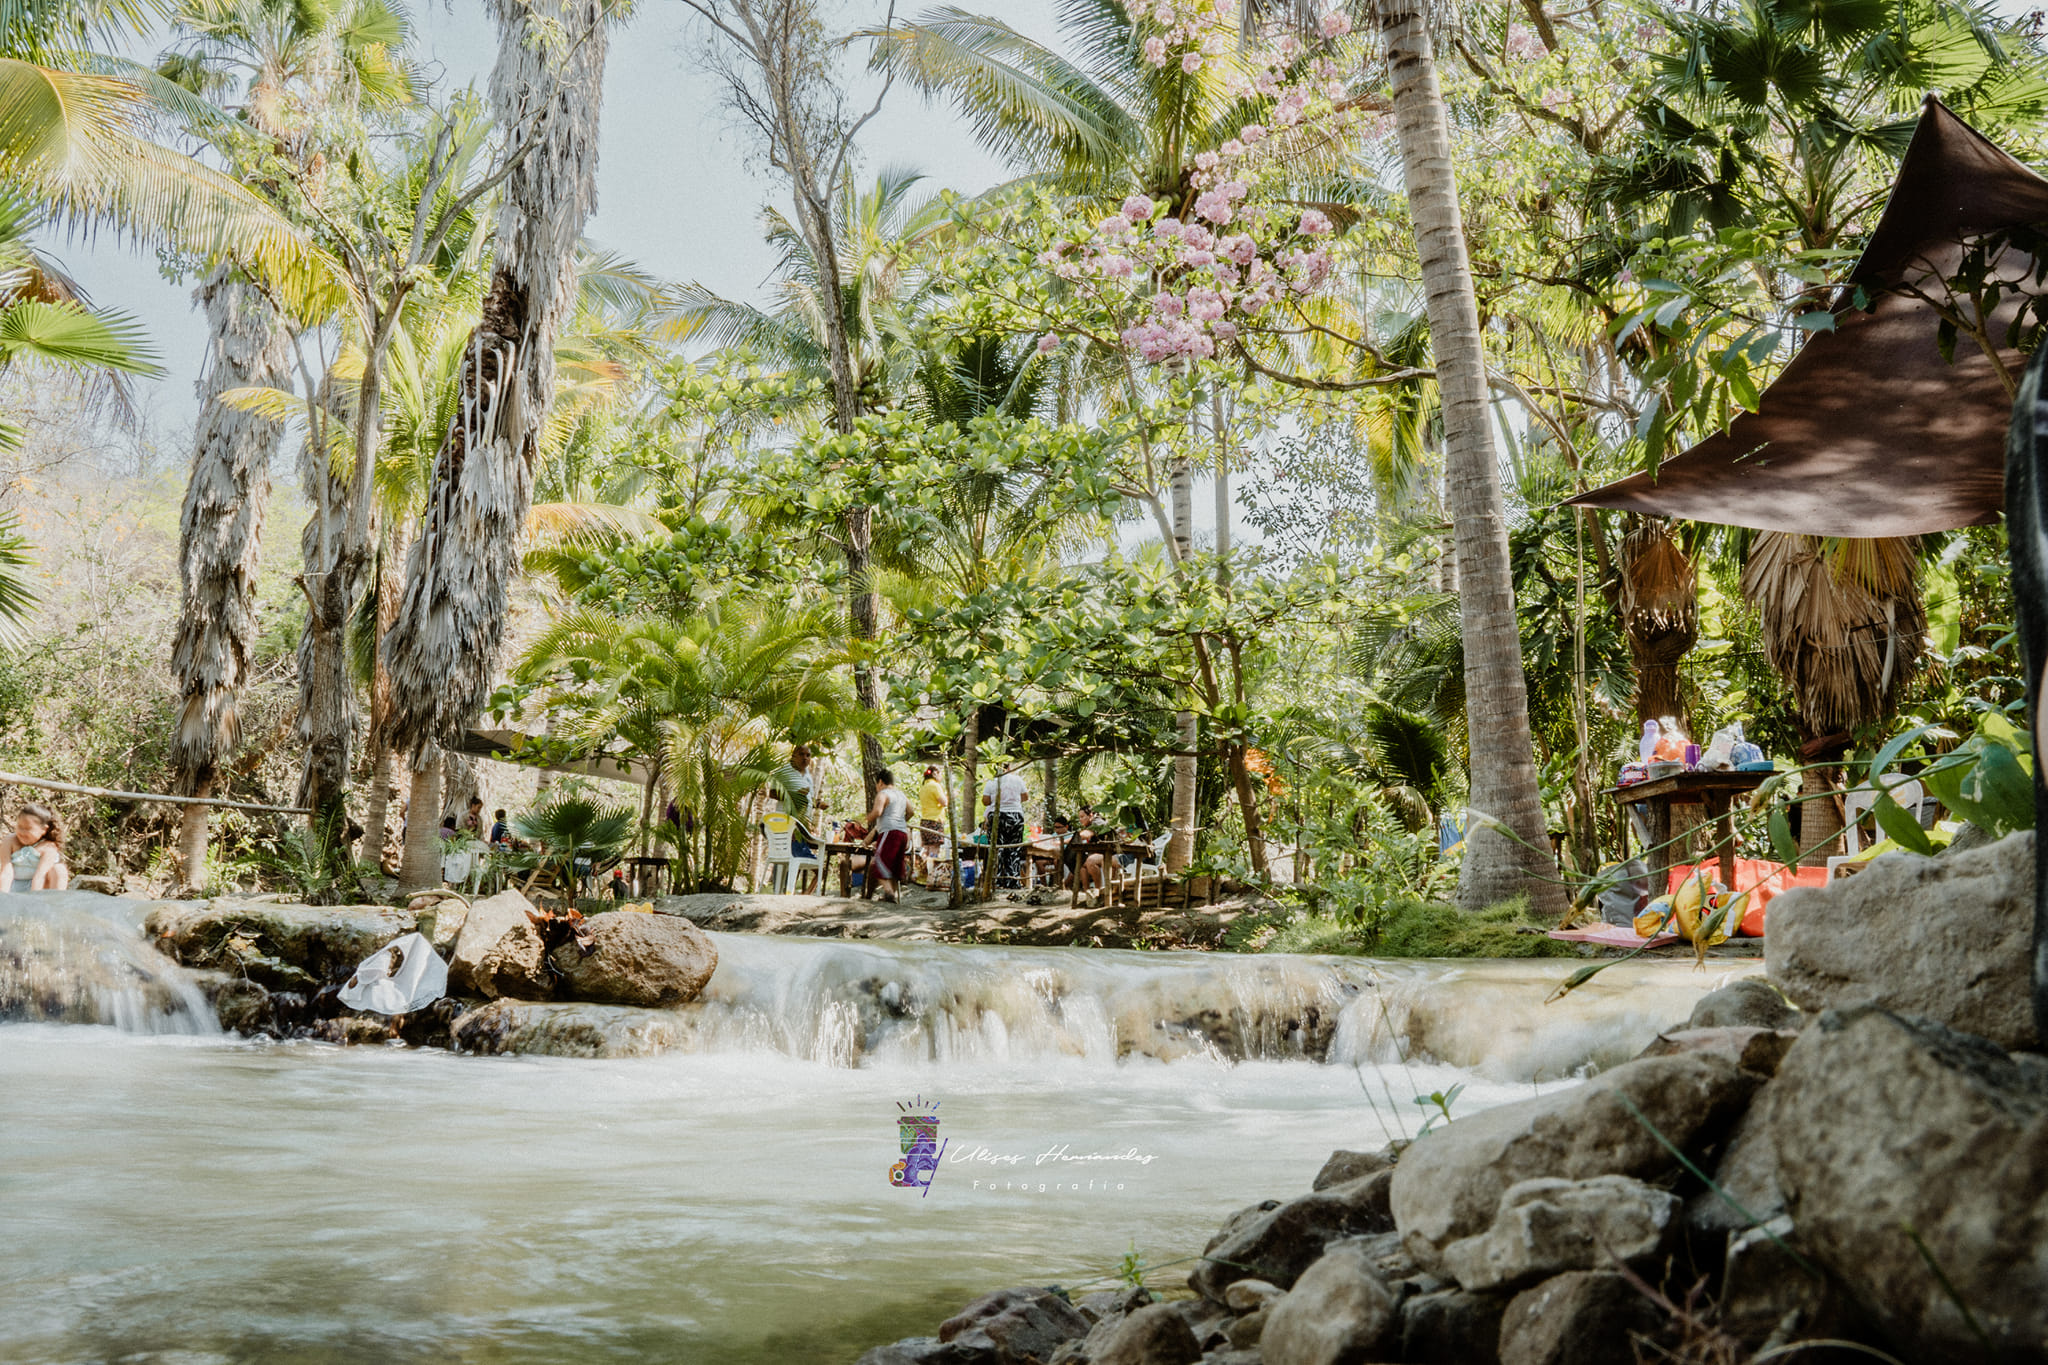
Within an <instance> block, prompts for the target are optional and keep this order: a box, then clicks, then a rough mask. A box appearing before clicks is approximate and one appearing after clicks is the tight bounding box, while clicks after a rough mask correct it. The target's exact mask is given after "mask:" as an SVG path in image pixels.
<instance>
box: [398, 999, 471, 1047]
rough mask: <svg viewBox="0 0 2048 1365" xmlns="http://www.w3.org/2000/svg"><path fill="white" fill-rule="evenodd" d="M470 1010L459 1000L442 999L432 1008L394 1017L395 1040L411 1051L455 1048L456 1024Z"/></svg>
mask: <svg viewBox="0 0 2048 1365" xmlns="http://www.w3.org/2000/svg"><path fill="white" fill-rule="evenodd" d="M469 1008H470V1007H469V1006H468V1005H467V1004H465V1003H464V1002H462V1001H460V1000H454V999H450V998H449V997H447V996H445V995H444V996H442V997H441V998H440V999H439V1000H436V1001H434V1002H433V1003H432V1004H429V1005H426V1006H424V1007H423V1008H421V1009H416V1010H414V1011H413V1012H412V1013H410V1014H401V1015H398V1016H396V1018H395V1019H394V1021H393V1022H395V1023H396V1024H397V1025H398V1036H399V1037H401V1038H403V1039H405V1041H406V1042H407V1043H408V1044H410V1045H411V1046H413V1047H445V1048H452V1047H454V1046H455V1021H456V1020H457V1019H460V1018H461V1017H462V1016H463V1015H464V1014H466V1013H468V1011H469Z"/></svg>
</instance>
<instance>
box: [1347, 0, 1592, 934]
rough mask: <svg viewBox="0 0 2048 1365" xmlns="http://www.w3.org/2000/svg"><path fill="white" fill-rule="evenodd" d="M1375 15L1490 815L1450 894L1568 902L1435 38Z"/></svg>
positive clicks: (1470, 842) (1384, 3)
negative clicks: (1535, 733) (1548, 812)
mask: <svg viewBox="0 0 2048 1365" xmlns="http://www.w3.org/2000/svg"><path fill="white" fill-rule="evenodd" d="M1376 9H1377V18H1378V21H1379V32H1380V40H1381V43H1382V45H1383V46H1384V48H1385V50H1386V57H1387V73H1388V76H1389V78H1390V81H1391V85H1392V91H1391V93H1392V96H1393V103H1394V129H1395V133H1396V136H1397V138H1398V140H1399V143H1400V150H1401V174H1402V180H1403V182H1404V184H1405V185H1406V186H1407V190H1408V210H1409V213H1410V215H1411V217H1412V218H1413V219H1414V223H1415V253H1416V257H1417V262H1418V264H1419V266H1420V269H1421V274H1422V284H1423V292H1424V295H1425V296H1426V298H1427V301H1428V313H1429V337H1430V349H1431V350H1432V351H1433V352H1434V353H1435V357H1436V378H1437V389H1438V392H1439V393H1440V394H1441V395H1442V403H1443V428H1444V493H1445V501H1446V504H1447V510H1448V511H1449V513H1450V517H1451V525H1452V532H1453V536H1454V541H1455V544H1456V554H1457V567H1458V593H1459V606H1460V613H1459V619H1460V628H1461V632H1462V635H1463V639H1464V647H1465V723H1466V727H1467V734H1468V742H1469V744H1470V749H1471V755H1472V765H1471V770H1472V782H1471V789H1472V806H1473V808H1474V810H1475V811H1476V812H1480V813H1483V814H1484V815H1486V816H1488V817H1490V820H1491V821H1495V822H1498V825H1497V826H1495V825H1491V824H1482V822H1480V821H1474V822H1473V823H1474V826H1475V828H1473V829H1472V831H1471V832H1470V833H1469V834H1468V836H1467V839H1466V845H1465V862H1464V867H1463V870H1462V872H1461V874H1460V877H1459V882H1458V899H1459V901H1460V902H1461V903H1462V904H1464V905H1465V906H1466V907H1467V908H1472V909H1476V908H1478V907H1480V906H1484V905H1489V904H1492V903H1493V902H1496V901H1501V900H1505V899H1507V898H1508V897H1510V896H1513V895H1517V894H1526V895H1528V897H1529V899H1530V901H1531V902H1532V904H1533V905H1535V906H1536V907H1537V908H1538V909H1542V910H1551V911H1556V910H1562V909H1563V908H1564V894H1563V889H1562V887H1561V886H1559V885H1558V883H1557V881H1556V873H1557V865H1556V863H1555V862H1554V861H1553V860H1552V858H1551V856H1550V841H1549V837H1548V833H1547V828H1546V822H1545V819H1544V814H1543V796H1542V791H1541V789H1540V787H1539V785H1538V782H1537V774H1536V755H1535V742H1534V739H1533V738H1532V736H1531V734H1530V731H1529V692H1528V683H1527V679H1526V678H1525V677H1524V676H1523V672H1522V645H1521V637H1520V633H1519V631H1518V629H1517V626H1516V621H1515V589H1514V579H1513V576H1512V574H1511V573H1510V570H1509V566H1508V535H1507V513H1506V505H1505V498H1504V496H1503V494H1502V491H1501V483H1500V464H1499V458H1498V455H1497V454H1496V452H1495V449H1494V443H1493V414H1492V407H1491V404H1490V402H1489V400H1488V394H1487V382H1486V350H1485V345H1484V343H1483V342H1482V340H1481V338H1480V333H1479V306H1478V301H1477V298H1476V296H1475V295H1474V293H1473V288H1472V263H1471V259H1470V257H1469V256H1468V255H1467V253H1466V249H1465V226H1464V218H1463V215H1462V213H1461V212H1460V210H1459V207H1458V182H1457V175H1456V171H1455V169H1454V167H1453V166H1452V164H1451V145H1450V144H1451V138H1450V123H1449V120H1448V118H1447V117H1446V115H1445V110H1444V98H1443V90H1442V87H1441V86H1440V85H1439V84H1438V81H1437V74H1436V52H1435V48H1434V46H1433V44H1432V42H1431V38H1430V21H1431V17H1432V16H1431V14H1430V13H1429V10H1428V8H1427V6H1426V5H1424V4H1420V3H1417V0H1377V3H1376ZM1503 830H1505V833H1503V832H1502V831H1503Z"/></svg>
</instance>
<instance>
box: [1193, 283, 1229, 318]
mask: <svg viewBox="0 0 2048 1365" xmlns="http://www.w3.org/2000/svg"><path fill="white" fill-rule="evenodd" d="M1188 316H1189V317H1191V318H1193V319H1194V320H1195V321H1196V322H1214V321H1216V319H1218V318H1220V317H1222V316H1223V296H1222V295H1221V294H1219V293H1217V292H1216V291H1215V290H1213V289H1190V290H1189V291H1188Z"/></svg>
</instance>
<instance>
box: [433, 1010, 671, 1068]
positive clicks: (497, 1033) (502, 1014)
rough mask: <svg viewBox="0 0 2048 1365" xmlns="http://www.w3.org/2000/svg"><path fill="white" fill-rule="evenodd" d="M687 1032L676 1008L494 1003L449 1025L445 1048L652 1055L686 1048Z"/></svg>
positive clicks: (493, 1052)
mask: <svg viewBox="0 0 2048 1365" xmlns="http://www.w3.org/2000/svg"><path fill="white" fill-rule="evenodd" d="M691 1028H692V1021H691V1019H690V1016H689V1015H688V1014H685V1013H682V1012H679V1011H676V1010H648V1009H636V1008H634V1007H632V1006H628V1005H586V1004H569V1003H561V1004H543V1003H540V1002H537V1001H527V1000H493V1001H491V1002H490V1003H489V1004H487V1005H482V1006H480V1007H478V1008H476V1009H473V1010H470V1011H469V1012H468V1013H466V1014H464V1015H462V1016H460V1017H459V1018H457V1019H456V1020H454V1022H453V1023H452V1024H450V1025H449V1035H450V1040H449V1046H451V1047H453V1048H455V1049H456V1050H457V1051H459V1052H475V1053H482V1054H484V1055H487V1056H489V1055H496V1054H500V1053H520V1054H526V1055H530V1056H539V1057H652V1056H654V1055H656V1054H658V1053H663V1052H668V1051H671V1050H674V1049H678V1048H682V1047H683V1046H685V1044H686V1043H687V1042H688V1041H689V1039H690V1036H691Z"/></svg>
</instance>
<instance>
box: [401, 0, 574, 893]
mask: <svg viewBox="0 0 2048 1365" xmlns="http://www.w3.org/2000/svg"><path fill="white" fill-rule="evenodd" d="M493 11H494V14H495V17H496V19H497V21H498V29H499V43H498V60H497V66H496V69H495V70H494V71H493V73H492V78H491V99H492V105H493V111H494V115H495V117H496V120H497V123H498V126H499V127H500V129H502V130H503V131H504V134H505V136H507V137H509V138H512V139H514V140H515V142H517V143H518V144H519V145H520V147H521V150H522V152H523V153H524V156H523V159H522V160H521V161H520V162H519V163H518V164H517V165H516V166H514V167H513V169H512V172H511V174H510V176H509V177H508V178H507V179H506V181H505V185H504V190H503V198H502V200H501V201H500V206H499V209H498V220H497V241H496V248H495V250H496V256H495V260H494V263H493V268H492V274H491V287H490V289H489V291H488V292H487V293H486V295H485V296H484V304H483V314H482V318H481V320H480V321H479V322H478V324H477V329H476V332H475V333H474V335H473V336H472V338H471V340H470V344H469V347H468V349H467V350H466V352H465V353H464V355H465V358H464V364H463V378H462V382H461V386H460V391H461V394H462V409H461V413H460V415H459V417H458V419H457V420H456V422H455V423H454V424H453V425H451V426H450V428H449V430H448V432H447V435H446V437H445V438H444V440H443V441H442V444H441V449H440V453H439V454H438V455H437V456H436V457H435V460H434V481H433V487H432V490H431V492H430V494H429V499H428V505H427V511H426V515H425V517H424V518H423V519H422V522H421V527H420V535H419V537H418V539H416V540H415V541H414V542H413V545H412V549H411V551H410V553H409V555H408V557H407V561H406V581H405V588H404V594H403V596H402V598H401V599H400V603H399V610H398V619H397V621H396V622H394V623H393V625H392V628H391V631H390V633H389V634H388V635H386V637H385V641H384V651H385V660H386V666H387V667H388V668H389V669H390V671H391V720H392V724H391V741H392V743H393V745H394V746H395V747H397V748H398V749H400V750H402V751H404V752H407V753H409V754H410V755H411V756H412V758H413V763H414V772H415V774H416V775H417V774H418V773H419V772H420V771H421V770H422V769H424V768H426V767H427V759H428V756H429V754H428V751H429V749H430V747H431V746H433V745H434V744H435V743H437V742H446V741H449V740H452V739H454V738H457V737H458V736H459V735H460V733H461V731H462V729H463V728H464V727H465V726H467V725H468V724H469V722H470V720H471V718H472V717H473V716H475V715H476V713H477V712H478V711H479V710H481V709H482V707H483V703H484V699H485V698H486V697H487V696H488V695H489V693H490V690H491V686H492V684H493V682H494V680H495V674H496V671H497V666H498V656H499V651H500V649H501V647H502V645H503V641H504V621H505V611H506V606H507V599H508V589H509V586H510V582H511V578H512V575H513V572H514V570H515V569H516V568H517V566H518V552H519V536H520V532H521V530H522V528H523V527H524V524H525V521H526V514H527V509H528V507H529V506H530V505H531V503H532V500H533V471H534V462H535V460H536V458H537V456H538V446H539V439H540V433H541V428H542V424H543V423H544V421H545V420H546V417H547V412H548V405H549V402H550V400H551V399H552V398H553V396H554V387H555V341H556V336H557V334H558V333H559V332H560V331H561V330H562V327H563V325H564V324H565V323H567V322H568V321H569V319H570V316H571V310H572V308H573V306H574V303H575V265H576V247H577V244H578V242H579V241H580V239H581V237H582V233H583V224H584V222H585V220H586V219H587V218H588V217H589V215H590V212H591V210H592V208H593V207H594V206H595V204H596V199H597V123H598V110H599V107H600V105H601V102H602V97H603V81H604V62H605V52H606V48H607V46H608V41H609V35H608V34H607V33H606V30H605V23H606V18H607V15H606V7H605V5H604V4H603V3H602V2H601V0H537V2H536V3H533V4H531V5H528V4H522V3H515V0H496V3H494V5H493ZM543 30H545V31H543ZM420 785H421V784H420V782H419V781H418V780H417V776H416V779H415V782H414V787H415V790H418V789H419V788H420ZM421 823H422V822H420V821H418V820H415V821H414V822H413V825H414V827H415V828H414V829H413V830H412V831H411V833H413V834H415V835H417V834H418V833H419V831H418V829H417V826H419V825H420V824H421ZM416 844H418V845H419V846H418V847H417V848H416V847H415V845H416ZM406 853H407V857H406V871H405V872H404V873H402V874H401V880H405V879H407V877H408V876H409V877H410V879H411V883H410V884H414V885H418V884H423V883H424V882H427V881H430V880H431V879H432V876H433V872H432V856H433V855H432V849H431V848H429V847H427V846H425V845H424V844H423V843H420V841H419V840H417V839H415V838H412V837H409V838H408V839H407V849H406Z"/></svg>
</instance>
